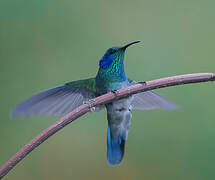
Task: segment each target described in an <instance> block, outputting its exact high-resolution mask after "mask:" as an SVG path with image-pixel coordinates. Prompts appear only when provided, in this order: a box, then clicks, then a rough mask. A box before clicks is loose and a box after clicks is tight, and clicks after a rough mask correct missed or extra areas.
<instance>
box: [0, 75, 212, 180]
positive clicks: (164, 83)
mask: <svg viewBox="0 0 215 180" xmlns="http://www.w3.org/2000/svg"><path fill="white" fill-rule="evenodd" d="M207 81H215V74H214V73H197V74H186V75H179V76H172V77H167V78H161V79H156V80H152V81H148V82H146V83H137V84H134V85H132V86H130V87H127V88H122V89H119V90H117V91H116V92H115V93H113V92H110V93H107V94H105V95H102V96H99V97H96V98H94V99H92V100H90V101H89V102H88V103H86V104H83V105H81V106H79V107H78V108H76V109H74V110H73V111H72V112H70V113H68V114H67V115H65V116H64V117H62V118H61V119H60V120H58V121H57V122H55V123H54V124H52V125H51V126H50V127H48V128H47V129H45V130H44V131H43V132H41V133H40V134H39V135H38V136H36V137H35V138H34V139H32V140H31V141H30V142H29V143H28V144H26V145H25V146H24V147H23V148H22V149H20V150H19V151H18V152H17V153H16V154H15V155H14V156H12V157H11V159H10V160H8V162H6V164H4V165H3V167H2V168H1V169H0V179H1V178H3V177H4V176H5V175H6V174H7V173H8V172H9V171H10V170H11V169H12V168H13V167H14V166H15V165H16V164H18V163H19V162H20V161H21V160H22V159H23V158H24V157H25V156H27V155H28V154H29V153H30V152H31V151H33V150H34V149H35V148H36V147H38V146H39V145H40V144H41V143H43V142H44V141H45V140H47V139H48V138H49V137H50V136H52V135H53V134H55V133H56V132H58V131H59V130H60V129H62V128H63V127H65V126H66V125H68V124H69V123H71V122H73V121H74V120H76V119H77V118H79V117H80V116H82V115H84V114H85V113H87V112H89V111H91V109H92V107H94V106H98V105H102V104H106V103H108V102H111V101H113V100H116V99H119V98H123V97H127V96H129V95H132V94H136V93H139V92H143V91H149V90H152V89H158V88H164V87H169V86H176V85H182V84H190V83H200V82H207Z"/></svg>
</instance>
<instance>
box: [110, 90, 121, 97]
mask: <svg viewBox="0 0 215 180" xmlns="http://www.w3.org/2000/svg"><path fill="white" fill-rule="evenodd" d="M111 92H112V93H114V94H115V95H116V96H117V95H118V94H119V92H118V91H117V90H112V91H111Z"/></svg>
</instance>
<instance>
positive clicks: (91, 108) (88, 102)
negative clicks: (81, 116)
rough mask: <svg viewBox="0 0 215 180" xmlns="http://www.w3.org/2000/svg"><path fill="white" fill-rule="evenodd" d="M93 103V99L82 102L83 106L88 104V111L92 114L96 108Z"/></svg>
mask: <svg viewBox="0 0 215 180" xmlns="http://www.w3.org/2000/svg"><path fill="white" fill-rule="evenodd" d="M94 103H95V99H89V100H88V101H83V104H88V105H89V108H90V111H91V112H94V111H95V110H96V107H95V106H94V105H93V104H94Z"/></svg>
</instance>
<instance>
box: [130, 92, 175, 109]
mask: <svg viewBox="0 0 215 180" xmlns="http://www.w3.org/2000/svg"><path fill="white" fill-rule="evenodd" d="M132 107H133V109H140V110H150V109H169V110H173V109H177V108H178V105H176V104H174V103H172V102H171V101H169V100H168V99H166V98H164V97H162V96H161V95H159V94H157V93H156V92H154V91H146V92H142V93H138V94H135V95H134V96H133V100H132Z"/></svg>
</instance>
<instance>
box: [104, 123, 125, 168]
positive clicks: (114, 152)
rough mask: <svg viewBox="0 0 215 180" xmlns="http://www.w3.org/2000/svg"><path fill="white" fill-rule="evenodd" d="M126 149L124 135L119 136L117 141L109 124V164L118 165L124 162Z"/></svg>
mask: <svg viewBox="0 0 215 180" xmlns="http://www.w3.org/2000/svg"><path fill="white" fill-rule="evenodd" d="M124 149H125V140H124V138H123V137H122V136H119V138H118V140H117V142H115V140H114V138H113V137H112V135H111V130H110V126H109V125H108V136H107V160H108V163H109V165H111V166H116V165H118V164H120V163H121V162H122V159H123V156H124Z"/></svg>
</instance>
